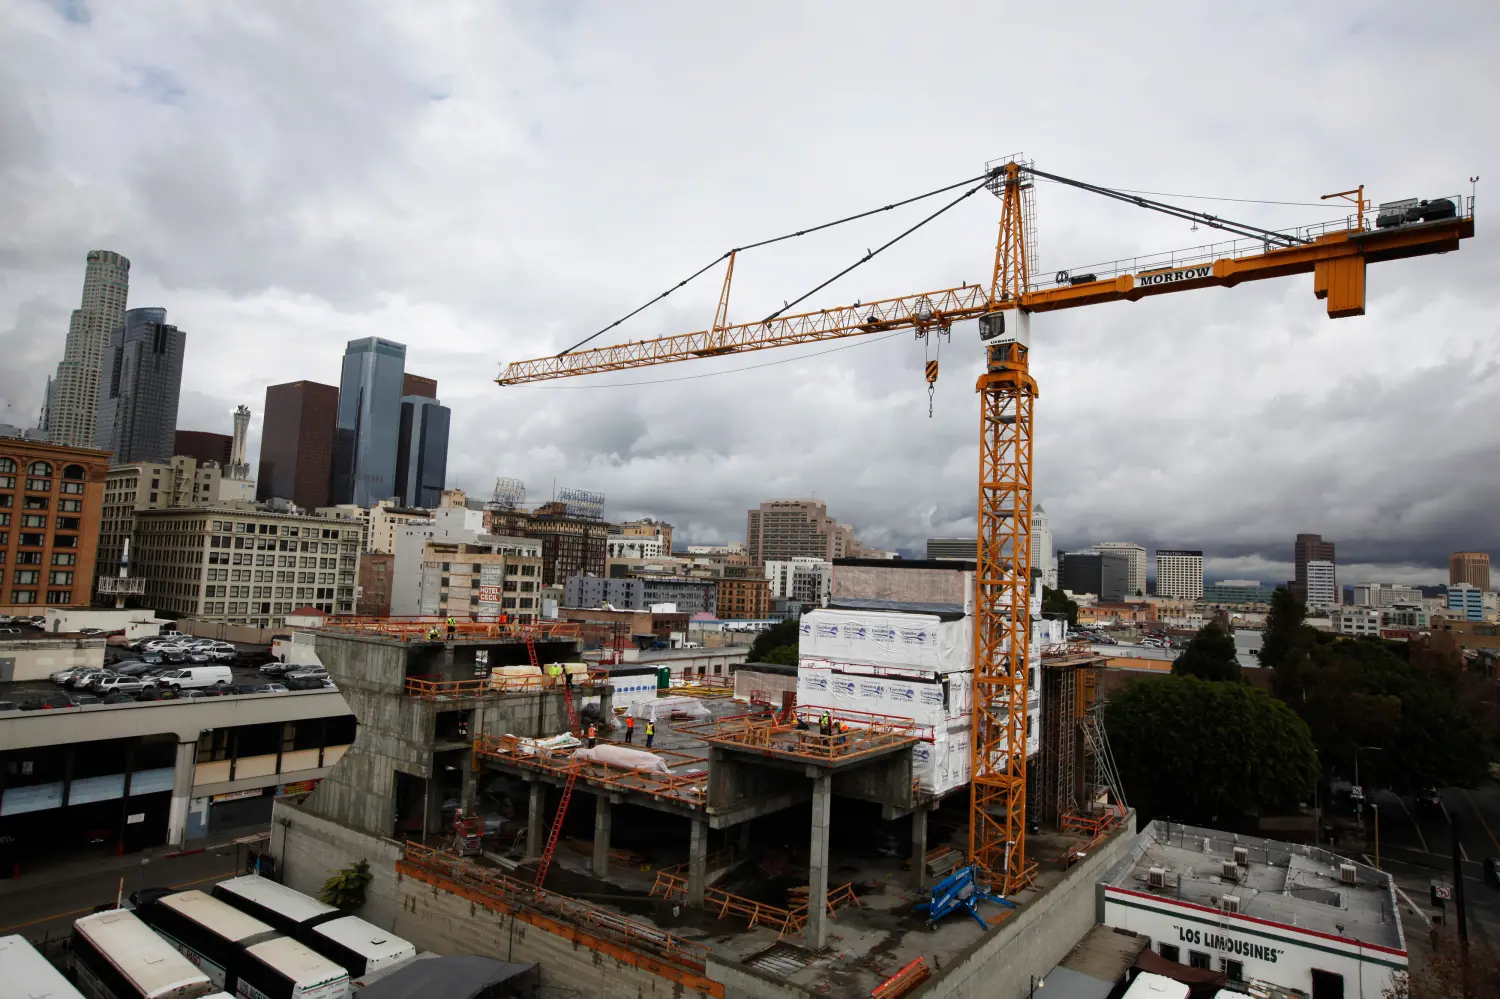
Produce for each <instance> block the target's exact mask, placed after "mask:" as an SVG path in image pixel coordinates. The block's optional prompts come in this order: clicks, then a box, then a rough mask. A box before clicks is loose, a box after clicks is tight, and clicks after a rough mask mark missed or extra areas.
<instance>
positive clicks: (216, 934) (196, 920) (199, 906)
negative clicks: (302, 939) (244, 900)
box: [135, 891, 281, 992]
mask: <svg viewBox="0 0 1500 999" xmlns="http://www.w3.org/2000/svg"><path fill="white" fill-rule="evenodd" d="M135 914H136V915H137V916H139V917H140V918H141V919H142V920H143V921H144V922H145V923H146V925H147V926H150V927H151V928H152V929H153V930H155V931H156V932H157V933H158V934H160V935H161V937H162V938H163V939H165V940H166V941H167V943H169V944H171V945H172V946H173V947H176V948H177V949H178V950H179V951H181V952H182V955H183V956H184V957H186V958H187V959H188V960H189V961H192V962H193V963H194V964H195V965H197V966H198V968H199V970H200V971H202V972H203V973H204V974H205V975H207V976H208V978H209V981H211V982H213V983H214V987H215V988H220V989H223V990H224V991H225V992H233V991H234V989H235V985H236V984H237V979H238V968H239V964H240V960H241V956H242V955H243V954H244V951H245V948H246V947H249V946H250V945H251V944H258V943H261V942H263V941H265V940H269V939H271V938H272V937H276V936H280V935H281V934H279V933H277V932H276V931H275V930H273V929H271V927H269V926H267V925H266V924H265V923H263V922H261V921H260V920H259V919H256V918H255V917H254V916H247V915H245V914H244V913H243V912H241V911H240V910H238V909H236V908H235V907H234V906H232V905H226V904H224V903H223V902H221V901H219V900H218V899H216V898H211V897H209V896H208V895H206V894H204V893H203V892H201V891H179V892H173V893H172V894H170V895H162V896H161V897H159V898H157V899H155V900H154V901H151V902H147V903H146V904H145V905H142V906H141V907H140V908H138V909H136V910H135Z"/></svg>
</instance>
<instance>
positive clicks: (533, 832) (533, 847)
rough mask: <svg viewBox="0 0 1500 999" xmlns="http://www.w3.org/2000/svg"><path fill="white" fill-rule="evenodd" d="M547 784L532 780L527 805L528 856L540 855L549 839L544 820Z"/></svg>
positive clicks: (545, 815)
mask: <svg viewBox="0 0 1500 999" xmlns="http://www.w3.org/2000/svg"><path fill="white" fill-rule="evenodd" d="M546 813H547V785H546V784H543V783H542V782H541V781H539V780H534V781H532V782H531V800H530V801H529V802H528V803H527V807H526V856H528V857H540V856H541V855H542V850H543V849H544V848H545V847H546V845H547V841H546V839H545V838H544V837H546V835H547V830H546V828H545V827H544V821H545V819H546V817H547V814H546Z"/></svg>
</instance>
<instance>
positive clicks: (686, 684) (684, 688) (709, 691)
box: [667, 676, 734, 697]
mask: <svg viewBox="0 0 1500 999" xmlns="http://www.w3.org/2000/svg"><path fill="white" fill-rule="evenodd" d="M667 692H668V693H669V694H676V695H679V696H682V697H733V696H734V679H733V678H732V677H727V676H692V677H685V678H682V679H677V680H673V681H672V683H671V686H670V687H669V689H668V691H667Z"/></svg>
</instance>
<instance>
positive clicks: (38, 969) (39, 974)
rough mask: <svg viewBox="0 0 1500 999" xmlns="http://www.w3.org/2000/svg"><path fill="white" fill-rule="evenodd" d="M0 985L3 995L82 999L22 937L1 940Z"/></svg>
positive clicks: (50, 963) (80, 993) (59, 972)
mask: <svg viewBox="0 0 1500 999" xmlns="http://www.w3.org/2000/svg"><path fill="white" fill-rule="evenodd" d="M0 982H4V983H5V984H4V986H0V990H3V991H4V993H5V994H6V995H16V996H38V997H45V999H83V993H82V992H79V991H78V990H77V989H75V988H74V987H73V986H72V985H71V984H69V983H68V980H67V979H66V978H64V977H63V973H62V972H61V971H58V970H57V969H56V968H54V967H52V962H51V961H49V960H47V959H46V958H45V957H43V956H42V955H40V954H38V953H37V951H36V948H35V947H33V946H31V944H29V943H27V942H26V938H25V937H22V936H8V937H0Z"/></svg>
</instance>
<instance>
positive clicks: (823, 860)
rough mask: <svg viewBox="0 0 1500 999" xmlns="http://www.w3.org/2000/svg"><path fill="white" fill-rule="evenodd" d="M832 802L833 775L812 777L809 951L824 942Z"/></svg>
mask: <svg viewBox="0 0 1500 999" xmlns="http://www.w3.org/2000/svg"><path fill="white" fill-rule="evenodd" d="M832 804H833V778H832V777H828V776H824V777H814V778H813V794H812V845H811V847H810V848H809V850H808V859H807V868H808V870H807V947H808V949H809V950H812V951H820V950H822V949H823V948H824V947H825V946H826V945H827V944H828V826H829V820H830V818H831V817H832V815H831V813H832V807H831V806H832Z"/></svg>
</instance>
